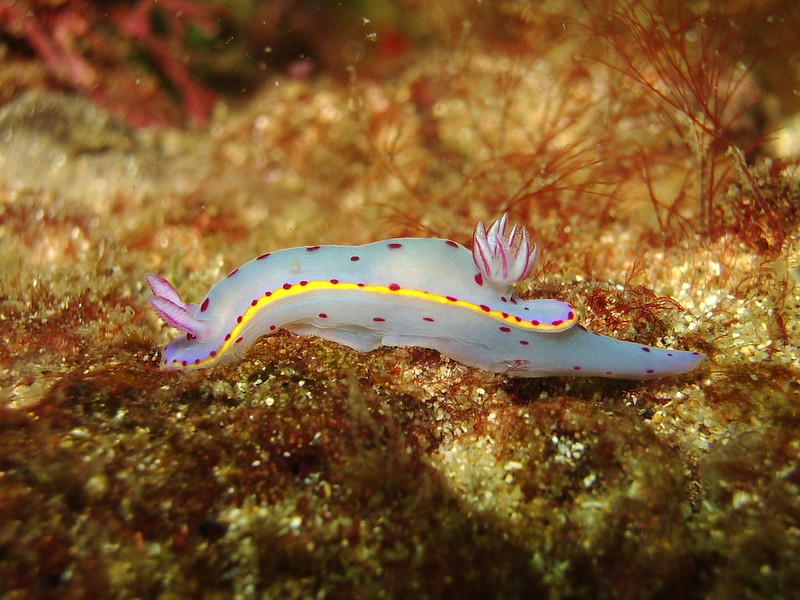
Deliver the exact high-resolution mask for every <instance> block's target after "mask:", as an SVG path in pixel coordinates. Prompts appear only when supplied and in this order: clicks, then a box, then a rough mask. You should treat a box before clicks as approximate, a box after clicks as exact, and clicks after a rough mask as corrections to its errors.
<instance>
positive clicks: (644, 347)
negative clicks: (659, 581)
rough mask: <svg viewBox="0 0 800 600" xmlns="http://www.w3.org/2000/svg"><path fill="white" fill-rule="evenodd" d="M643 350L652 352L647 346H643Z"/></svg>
mask: <svg viewBox="0 0 800 600" xmlns="http://www.w3.org/2000/svg"><path fill="white" fill-rule="evenodd" d="M642 350H643V351H644V352H650V348H648V347H647V346H642Z"/></svg>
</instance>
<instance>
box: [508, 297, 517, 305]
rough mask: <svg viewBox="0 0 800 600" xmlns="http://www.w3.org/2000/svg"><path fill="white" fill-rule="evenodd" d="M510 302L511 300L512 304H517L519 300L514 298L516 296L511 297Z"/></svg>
mask: <svg viewBox="0 0 800 600" xmlns="http://www.w3.org/2000/svg"><path fill="white" fill-rule="evenodd" d="M509 302H511V304H516V303H517V301H516V300H514V298H511V299H509Z"/></svg>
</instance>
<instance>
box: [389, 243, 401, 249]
mask: <svg viewBox="0 0 800 600" xmlns="http://www.w3.org/2000/svg"><path fill="white" fill-rule="evenodd" d="M386 245H387V246H388V247H389V250H397V249H398V248H402V247H403V244H399V243H398V242H392V243H390V244H386Z"/></svg>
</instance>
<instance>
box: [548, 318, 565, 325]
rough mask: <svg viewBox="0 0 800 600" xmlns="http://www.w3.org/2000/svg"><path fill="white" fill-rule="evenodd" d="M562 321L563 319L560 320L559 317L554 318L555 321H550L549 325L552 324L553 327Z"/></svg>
mask: <svg viewBox="0 0 800 600" xmlns="http://www.w3.org/2000/svg"><path fill="white" fill-rule="evenodd" d="M563 322H564V321H562V320H561V319H556V320H555V321H553V322H552V323H550V325H552V326H553V327H558V326H559V325H561V324H562V323H563Z"/></svg>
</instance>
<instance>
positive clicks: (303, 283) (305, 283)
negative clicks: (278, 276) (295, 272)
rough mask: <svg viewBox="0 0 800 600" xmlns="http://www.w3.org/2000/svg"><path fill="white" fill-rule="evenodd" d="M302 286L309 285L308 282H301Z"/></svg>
mask: <svg viewBox="0 0 800 600" xmlns="http://www.w3.org/2000/svg"><path fill="white" fill-rule="evenodd" d="M300 285H308V282H307V281H305V280H303V281H301V282H300Z"/></svg>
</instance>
